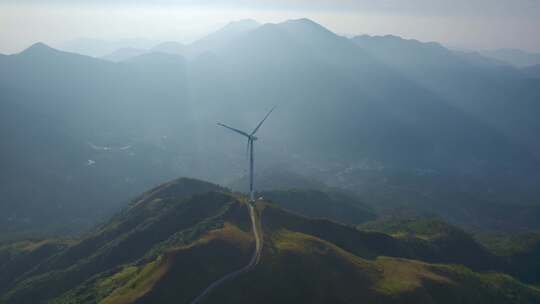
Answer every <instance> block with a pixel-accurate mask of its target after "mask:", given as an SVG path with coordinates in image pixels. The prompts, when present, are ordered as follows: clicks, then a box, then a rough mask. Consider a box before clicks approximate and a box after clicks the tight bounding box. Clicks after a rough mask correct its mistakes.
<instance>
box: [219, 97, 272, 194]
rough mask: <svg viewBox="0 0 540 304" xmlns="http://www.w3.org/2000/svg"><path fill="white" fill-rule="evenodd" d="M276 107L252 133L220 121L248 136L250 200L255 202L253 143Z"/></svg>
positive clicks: (225, 126)
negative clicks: (256, 134)
mask: <svg viewBox="0 0 540 304" xmlns="http://www.w3.org/2000/svg"><path fill="white" fill-rule="evenodd" d="M275 108H276V107H275V106H274V107H273V108H272V109H271V110H270V111H269V112H268V114H266V116H265V117H264V118H263V120H261V122H260V123H259V124H258V125H257V127H256V128H255V129H254V130H253V132H251V134H248V133H246V132H244V131H241V130H238V129H235V128H233V127H229V126H227V125H224V124H222V123H218V125H219V126H222V127H224V128H227V129H229V130H231V131H233V132H236V133H238V134H240V135H243V136H245V137H247V153H249V201H250V202H251V203H253V202H255V190H254V189H253V173H254V168H253V144H254V143H255V141H256V140H257V139H258V138H257V137H255V133H257V131H259V128H260V127H261V126H262V124H263V123H264V121H265V120H266V119H267V118H268V116H270V114H271V113H272V111H274V109H275Z"/></svg>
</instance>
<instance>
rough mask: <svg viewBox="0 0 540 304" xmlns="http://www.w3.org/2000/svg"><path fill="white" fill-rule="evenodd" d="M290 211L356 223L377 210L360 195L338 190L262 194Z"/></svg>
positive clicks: (294, 190)
mask: <svg viewBox="0 0 540 304" xmlns="http://www.w3.org/2000/svg"><path fill="white" fill-rule="evenodd" d="M260 195H261V196H262V197H264V198H265V199H266V200H268V201H271V202H272V203H274V204H276V205H277V206H280V207H282V208H284V209H287V210H289V211H292V212H295V213H298V214H301V215H304V216H309V217H313V218H327V219H330V220H333V221H337V222H341V223H345V224H351V225H357V224H360V223H363V222H365V221H368V220H373V219H375V213H374V211H373V210H372V209H371V208H370V207H368V206H367V205H365V204H364V203H363V202H361V201H360V200H359V199H358V198H356V197H354V196H352V195H348V194H345V193H341V192H337V191H330V192H328V191H326V192H325V191H321V190H300V189H293V190H274V191H264V192H261V194H260Z"/></svg>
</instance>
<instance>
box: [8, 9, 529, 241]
mask: <svg viewBox="0 0 540 304" xmlns="http://www.w3.org/2000/svg"><path fill="white" fill-rule="evenodd" d="M123 47H124V46H122V47H120V48H123ZM151 48H152V47H151V46H150V47H143V48H136V50H133V49H130V50H128V51H126V52H125V53H130V54H131V55H129V56H127V57H126V54H124V53H122V52H120V51H119V52H120V53H118V54H117V55H115V56H116V57H115V58H116V59H114V61H119V62H113V61H110V60H104V59H98V58H93V57H88V56H83V55H78V54H74V53H68V52H64V51H59V50H56V49H53V48H50V47H48V46H46V45H44V44H36V45H33V46H32V47H30V48H28V49H27V50H25V51H23V52H21V53H20V54H15V55H10V56H0V89H1V90H2V102H1V104H0V107H2V111H1V112H0V115H1V120H2V122H1V124H2V125H3V128H2V131H0V132H2V133H1V134H2V137H1V138H0V140H1V141H2V143H3V147H9V148H6V149H3V150H2V152H1V153H2V155H1V157H0V161H1V162H2V168H9V170H2V172H0V180H2V181H3V183H1V184H0V197H2V200H3V201H5V202H6V203H3V204H1V205H0V214H1V216H0V217H1V218H0V227H2V229H5V231H10V232H13V233H15V232H18V231H21V230H32V229H33V230H34V231H35V230H36V228H38V227H42V226H43V225H45V224H47V223H51V222H54V223H59V222H61V223H70V224H69V225H65V226H63V227H56V228H55V229H58V230H62V229H63V230H64V231H65V230H72V229H73V227H87V226H88V225H91V223H93V222H95V221H96V220H98V219H102V218H103V217H104V216H105V215H106V214H110V213H111V212H113V211H115V210H118V208H120V207H122V206H123V205H124V204H125V202H126V201H127V200H128V199H129V197H131V196H132V195H134V194H135V193H138V192H139V191H140V189H144V188H146V187H150V186H152V185H157V184H159V183H161V182H163V181H165V180H168V179H171V178H174V177H177V176H194V177H200V178H205V179H208V180H211V181H214V182H220V183H223V184H225V183H227V182H232V181H233V180H235V179H237V178H239V177H241V176H242V175H244V173H245V158H244V155H245V151H244V148H245V147H244V146H243V142H241V141H240V140H239V139H237V138H235V137H232V135H229V134H224V133H223V132H222V130H219V129H217V128H216V127H215V123H216V122H219V121H223V122H227V123H230V124H232V125H234V126H237V127H240V128H243V127H248V126H249V127H251V126H252V125H253V124H254V123H255V122H256V121H257V120H258V119H260V115H262V114H263V113H264V112H265V110H266V109H268V108H270V107H271V106H273V105H276V104H277V105H278V108H277V110H276V113H275V114H276V115H275V116H273V117H272V119H271V120H269V121H268V124H267V125H265V128H264V129H263V130H261V136H260V138H261V139H260V143H261V144H260V145H259V146H258V149H260V153H259V152H258V154H257V155H260V158H259V159H258V160H257V165H258V169H262V168H265V167H274V166H275V165H276V164H281V165H283V164H285V166H286V167H288V168H289V169H290V170H291V171H293V172H295V173H297V174H299V175H302V176H311V177H314V178H315V179H316V180H319V181H321V182H322V183H324V184H327V185H330V186H332V187H342V188H347V189H348V190H349V191H353V192H356V193H357V194H358V193H359V194H361V195H362V197H368V198H370V199H372V198H380V197H381V195H382V196H383V197H386V198H387V197H388V196H384V194H385V193H396V192H394V191H397V190H398V189H399V191H406V192H407V193H414V195H412V196H411V197H417V196H416V195H417V194H419V193H420V194H422V197H426V196H427V197H428V198H429V197H430V195H431V194H432V193H434V191H432V190H433V188H432V187H433V185H432V184H431V183H430V181H425V180H423V179H418V176H419V175H421V174H422V172H431V173H433V172H435V173H436V174H437V175H438V176H442V178H441V180H447V179H446V177H447V176H451V177H452V178H451V179H448V180H457V181H459V182H458V183H457V184H445V185H444V186H440V185H437V188H436V189H437V191H436V192H435V193H437V196H436V198H437V199H436V200H433V201H435V202H437V203H436V204H435V203H434V204H430V203H425V204H424V203H423V202H422V204H418V203H417V202H414V204H412V205H414V206H416V207H418V208H420V207H419V206H421V205H422V206H424V207H422V208H425V206H429V208H430V210H429V211H435V213H440V214H443V215H447V214H448V213H447V212H446V209H448V208H452V206H459V205H460V204H463V205H474V206H476V205H477V198H476V197H472V196H470V195H468V194H467V195H460V196H458V197H459V200H460V202H459V203H457V202H452V200H451V199H448V198H450V197H452V196H450V195H449V194H448V193H455V191H458V193H463V192H459V189H462V188H461V187H462V186H463V185H465V186H466V185H471V184H474V185H481V187H482V188H480V189H481V191H480V192H481V193H482V194H486V195H485V197H484V196H483V197H482V206H485V205H483V204H487V206H489V205H490V204H491V203H495V202H497V203H502V204H503V206H509V205H512V206H515V205H517V204H518V203H519V204H520V205H527V206H531V205H535V204H536V205H537V204H538V201H539V200H538V198H540V194H539V193H537V192H538V191H537V190H536V188H535V187H530V185H534V184H536V182H537V181H539V180H540V177H539V174H538V172H536V171H537V170H535V168H536V167H537V166H538V161H539V157H540V154H538V151H540V150H539V148H540V146H539V144H538V141H537V134H538V132H539V131H540V125H539V123H538V119H537V118H538V115H539V114H540V107H539V105H538V102H537V101H538V100H539V98H540V85H539V84H540V79H538V78H535V77H531V74H530V73H528V72H526V71H524V70H521V69H518V68H514V67H511V66H508V65H504V64H502V65H501V64H500V63H499V61H496V60H490V59H486V58H484V57H482V56H481V55H478V54H473V55H471V54H463V53H459V52H454V51H450V50H448V49H446V48H444V47H442V46H441V45H438V44H435V43H420V42H417V41H409V40H403V39H401V38H398V37H393V36H385V37H368V36H360V37H355V38H352V39H348V38H345V37H342V36H339V35H336V34H334V33H333V32H331V31H329V30H328V29H326V28H324V27H322V26H321V25H319V24H317V23H315V22H313V21H311V20H308V19H299V20H290V21H287V22H283V23H278V24H263V25H260V24H258V23H256V22H254V21H243V22H239V23H232V24H230V25H228V26H227V27H225V28H224V29H222V30H220V31H218V32H216V33H214V34H211V35H209V36H208V37H206V38H203V39H201V40H200V41H197V42H194V43H193V44H190V45H180V44H176V43H166V44H162V45H159V46H157V47H154V48H153V49H152V50H151V51H149V52H147V51H139V49H141V50H148V49H151ZM117 49H118V48H117ZM112 51H114V50H111V52H112ZM121 53H122V54H121ZM103 55H105V54H103ZM90 143H91V144H90ZM95 146H97V147H126V146H129V147H130V148H129V149H124V150H119V149H105V150H103V149H95V148H93V147H95ZM366 164H368V165H366ZM369 164H376V166H375V167H376V168H377V169H375V170H371V169H373V167H370V165H369ZM366 169H369V170H366ZM366 172H367V173H369V174H373V175H372V176H375V177H376V180H378V181H383V182H381V183H380V184H377V187H371V188H369V187H364V188H360V187H358V185H360V184H362V183H359V179H360V181H362V180H363V179H362V178H363V177H362V174H364V173H366ZM395 172H404V174H403V176H406V177H407V178H406V181H405V182H404V184H405V185H407V187H411V189H409V188H404V187H402V186H403V184H391V183H389V182H388V181H392V180H393V179H392V176H393V175H394V174H395ZM379 174H383V175H384V176H382V177H380V176H379ZM379 177H380V179H379ZM368 180H369V177H368ZM43 181H45V182H43ZM337 181H339V182H337ZM417 181H418V182H419V183H416V182H417ZM471 181H474V182H475V183H471ZM275 184H278V183H275ZM368 184H369V183H368ZM507 184H508V185H511V186H509V187H500V185H507ZM351 185H356V186H355V188H354V189H351ZM363 185H365V183H364V184H363ZM381 185H382V186H381ZM379 186H381V187H379ZM441 188H442V190H440V189H441ZM370 189H377V191H376V192H370V191H371V190H370ZM281 190H286V189H281ZM390 190H392V192H389V191H390ZM409 190H410V191H409ZM373 191H375V190H373ZM399 191H398V192H399ZM467 191H470V188H467ZM476 191H477V192H478V189H476ZM466 193H469V192H466ZM488 194H489V195H488ZM441 196H444V197H445V198H446V199H444V200H443V199H440V197H441ZM486 197H487V198H486ZM364 201H366V203H368V204H371V205H377V204H378V203H379V202H380V200H378V199H377V200H376V201H375V202H371V203H370V202H369V201H367V200H364ZM386 201H388V200H386ZM392 201H393V202H395V203H396V204H397V200H396V199H393V198H392ZM428 201H431V200H428ZM122 202H124V203H122ZM454 204H455V205H454ZM479 209H482V208H479ZM443 211H444V212H443ZM66 227H69V229H66ZM38 230H43V229H38Z"/></svg>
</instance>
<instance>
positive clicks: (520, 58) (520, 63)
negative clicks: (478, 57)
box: [480, 49, 540, 67]
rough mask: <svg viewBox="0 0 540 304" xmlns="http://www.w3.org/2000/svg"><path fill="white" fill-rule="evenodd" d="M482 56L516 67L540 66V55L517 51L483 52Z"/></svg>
mask: <svg viewBox="0 0 540 304" xmlns="http://www.w3.org/2000/svg"><path fill="white" fill-rule="evenodd" d="M480 53H481V54H482V55H484V56H486V57H489V58H494V59H498V60H501V61H504V62H508V63H510V64H512V65H514V66H516V67H527V66H532V65H538V64H540V54H539V53H531V52H526V51H522V50H517V49H499V50H491V51H482V52H480Z"/></svg>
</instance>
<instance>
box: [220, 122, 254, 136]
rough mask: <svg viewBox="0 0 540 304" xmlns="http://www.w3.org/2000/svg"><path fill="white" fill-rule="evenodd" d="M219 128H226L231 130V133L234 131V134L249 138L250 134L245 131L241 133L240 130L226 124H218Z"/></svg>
mask: <svg viewBox="0 0 540 304" xmlns="http://www.w3.org/2000/svg"><path fill="white" fill-rule="evenodd" d="M218 126H222V127H224V128H227V129H229V130H231V131H233V132H236V133H239V134H241V135H244V136H246V137H248V138H249V134H247V133H246V132H244V131H240V130H238V129H235V128H233V127H229V126H227V125H224V124H222V123H218Z"/></svg>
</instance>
